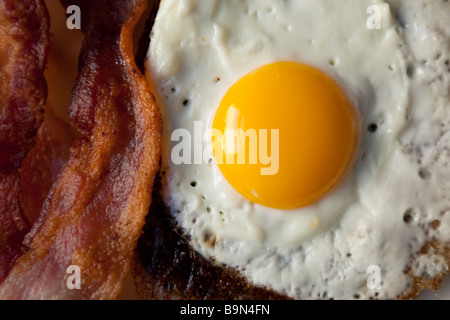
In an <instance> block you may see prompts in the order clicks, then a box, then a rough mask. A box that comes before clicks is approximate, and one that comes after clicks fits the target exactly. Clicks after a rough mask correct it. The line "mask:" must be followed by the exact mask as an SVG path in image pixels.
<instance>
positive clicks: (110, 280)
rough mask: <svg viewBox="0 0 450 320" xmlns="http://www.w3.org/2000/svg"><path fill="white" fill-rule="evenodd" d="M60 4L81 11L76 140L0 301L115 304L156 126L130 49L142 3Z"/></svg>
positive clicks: (150, 170) (146, 184) (156, 151)
mask: <svg viewBox="0 0 450 320" xmlns="http://www.w3.org/2000/svg"><path fill="white" fill-rule="evenodd" d="M69 2H70V3H69ZM66 4H67V5H73V4H76V5H78V6H79V7H80V8H81V13H82V31H83V34H84V35H85V39H84V42H83V46H82V49H81V54H80V65H79V75H78V78H77V81H76V83H75V87H74V90H73V99H72V101H71V104H70V119H71V123H72V125H73V126H74V127H75V128H77V130H78V132H79V134H80V136H81V138H79V139H77V141H76V142H75V143H74V145H73V146H72V148H71V150H70V158H69V160H68V162H67V164H66V166H65V167H64V169H63V170H62V171H61V174H60V176H59V178H58V181H57V182H56V183H55V184H54V186H53V187H52V189H51V191H50V194H49V196H48V198H47V200H46V201H45V203H44V206H43V210H42V212H41V214H40V217H39V219H38V221H37V222H36V223H35V225H34V226H33V229H32V231H31V232H30V233H29V234H28V235H27V237H26V241H25V245H26V247H27V252H26V253H25V254H23V255H22V256H21V257H20V258H19V259H18V260H17V262H16V264H15V265H14V267H13V269H12V270H11V272H10V274H9V276H8V277H7V278H6V280H5V281H4V283H3V284H2V285H1V286H0V298H2V299H38V298H40V299H112V298H115V297H116V296H117V294H118V293H119V292H120V290H121V287H122V282H123V279H124V277H125V276H126V274H127V273H128V271H129V268H130V262H131V258H132V254H133V250H134V248H135V247H136V243H137V239H138V237H139V236H140V234H141V229H142V227H143V224H144V220H145V215H146V213H147V211H148V208H149V205H150V199H151V192H152V185H153V179H154V177H155V175H156V172H157V170H158V166H159V157H160V140H161V118H160V114H159V110H158V108H157V106H156V104H155V102H154V99H153V97H152V96H151V94H150V91H149V89H148V84H147V83H146V80H145V78H144V77H143V75H142V74H141V73H140V72H139V70H138V68H137V67H136V65H135V63H134V59H133V50H132V49H133V48H132V39H133V38H132V35H133V31H134V28H135V25H136V23H137V21H138V19H139V18H140V16H141V15H142V13H143V12H144V10H145V7H146V1H145V0H134V1H123V0H112V1H110V0H108V1H107V0H96V1H90V0H78V1H67V3H66ZM71 265H74V266H77V267H79V268H80V270H81V273H80V274H81V289H80V290H77V289H72V290H71V289H69V288H68V287H67V280H71V279H70V278H68V276H70V275H71V274H68V273H67V268H68V267H69V266H71Z"/></svg>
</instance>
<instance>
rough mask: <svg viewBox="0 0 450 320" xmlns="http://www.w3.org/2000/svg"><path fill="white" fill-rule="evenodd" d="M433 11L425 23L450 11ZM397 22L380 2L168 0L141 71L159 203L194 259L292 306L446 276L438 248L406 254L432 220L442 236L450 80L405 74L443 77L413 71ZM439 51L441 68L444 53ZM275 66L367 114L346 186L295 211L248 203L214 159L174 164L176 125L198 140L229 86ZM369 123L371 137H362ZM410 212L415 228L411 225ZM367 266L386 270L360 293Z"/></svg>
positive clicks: (410, 50) (395, 4)
mask: <svg viewBox="0 0 450 320" xmlns="http://www.w3.org/2000/svg"><path fill="white" fill-rule="evenodd" d="M388 2H389V1H388ZM410 2H412V3H414V4H415V5H417V4H418V3H419V2H421V1H419V0H415V1H410ZM390 4H391V8H395V9H396V10H400V9H399V8H402V6H403V7H404V2H402V1H391V3H390ZM371 5H379V6H380V8H382V11H381V14H382V15H381V22H382V24H381V29H379V30H377V29H375V30H372V29H369V28H368V27H367V20H368V18H369V15H368V12H367V9H368V8H369V7H370V6H371ZM413 6H414V5H412V7H413ZM440 6H442V7H440ZM431 7H433V6H431ZM433 8H434V9H433V10H434V11H431V12H430V16H432V14H433V13H434V12H438V11H439V10H441V11H444V12H445V10H448V5H446V4H442V3H441V4H440V5H436V7H433ZM413 9H414V8H412V9H411V8H410V10H413ZM403 10H404V11H403ZM400 12H409V11H408V10H407V8H402V11H400ZM446 17H447V18H445V16H444V18H442V19H443V20H444V21H447V22H448V17H449V16H446ZM396 18H398V17H395V16H394V15H393V14H392V12H391V11H390V10H389V7H388V6H386V2H385V1H375V0H364V1H361V0H332V1H331V0H316V1H306V0H305V1H303V0H298V1H289V0H257V1H252V0H227V1H220V0H208V1H206V0H202V1H194V0H162V2H161V7H160V10H159V12H158V16H157V19H156V22H155V26H154V28H153V31H152V40H151V45H150V49H149V55H148V61H147V71H148V72H147V74H148V76H149V78H150V80H151V81H150V82H151V83H152V84H153V91H154V93H155V95H156V98H157V101H158V103H159V105H160V106H161V108H162V113H163V118H164V134H163V146H164V147H163V156H162V172H163V194H164V200H165V202H166V204H167V205H168V207H169V208H170V210H171V213H172V214H173V216H174V218H175V219H176V221H177V222H178V224H179V225H180V226H181V227H182V228H183V229H184V230H185V231H186V233H187V234H188V235H189V238H190V239H191V240H190V243H191V245H192V247H193V248H194V249H195V250H197V251H198V252H200V253H201V254H203V255H204V256H205V257H207V258H212V259H214V261H216V262H217V263H223V264H226V265H229V266H233V267H235V268H237V269H238V270H240V271H241V272H242V273H243V274H244V275H245V276H246V277H247V278H248V279H249V281H250V282H252V283H254V284H256V285H263V286H267V287H269V288H271V289H273V290H276V291H278V292H280V293H283V294H287V295H289V296H291V297H293V298H318V297H319V298H331V297H334V298H354V297H361V298H368V297H381V298H393V297H396V296H398V295H399V294H401V293H402V292H403V291H404V290H405V289H407V288H408V286H409V285H410V283H411V275H412V274H414V272H418V273H424V272H425V273H426V274H427V275H428V276H433V275H437V274H439V273H440V272H443V271H445V270H446V268H448V266H447V261H446V259H444V258H442V256H441V255H439V254H438V253H430V256H428V255H424V256H422V257H420V258H417V259H416V260H415V258H414V257H415V254H416V253H417V252H418V251H420V249H421V247H422V246H423V244H424V243H425V242H426V241H427V240H429V239H430V236H431V235H430V233H429V232H427V231H426V230H425V228H424V225H425V224H427V223H430V222H432V221H435V220H437V219H439V220H440V221H441V227H440V228H439V229H438V230H435V231H434V233H433V236H434V237H438V238H439V239H440V240H442V242H444V243H445V242H446V241H449V240H450V239H449V237H450V233H449V232H445V230H446V229H448V228H449V221H448V219H449V217H448V216H449V214H442V212H446V211H445V208H447V207H448V208H450V201H449V200H450V199H449V197H448V196H446V195H445V191H446V190H448V188H449V187H450V185H449V182H448V181H450V179H449V178H450V165H448V164H449V163H450V154H448V153H445V152H446V151H445V145H444V143H443V142H444V141H447V140H446V139H448V137H450V134H447V130H446V129H447V128H450V121H449V118H450V117H449V111H448V110H449V107H450V106H449V100H448V93H447V95H445V88H447V89H448V74H446V75H445V77H444V76H443V77H441V78H442V79H441V81H440V82H435V83H434V84H433V86H432V87H433V88H432V89H430V88H428V87H427V86H426V84H427V83H429V82H427V81H426V79H425V80H424V78H420V77H418V78H417V77H412V75H411V72H412V71H411V68H412V67H415V68H418V69H414V70H415V71H417V72H419V73H420V71H423V72H424V73H425V74H426V75H428V76H432V75H433V74H437V73H438V72H439V71H436V70H431V71H430V70H425V71H424V70H422V69H420V68H422V66H419V63H418V60H419V59H418V58H416V56H418V54H422V53H423V52H422V51H421V50H420V49H417V48H416V49H415V50H414V46H413V44H412V43H414V41H415V39H414V38H413V39H411V37H413V36H411V33H407V34H406V35H405V30H408V29H407V28H401V27H400V25H399V22H398V20H396ZM405 19H407V18H405ZM423 21H428V20H426V19H425V18H424V19H423ZM447 25H448V23H447ZM445 28H446V29H445ZM444 31H445V32H448V27H445V25H444ZM445 32H444V35H443V37H444V39H448V34H447V35H446V34H445ZM446 36H447V38H445V37H446ZM447 41H448V40H447ZM434 43H435V42H433V44H434ZM436 48H437V49H436V50H440V52H441V53H440V59H441V60H442V61H445V59H444V57H445V56H447V57H448V52H449V50H448V49H449V48H448V46H447V47H445V46H444V45H436ZM415 51H419V53H417V52H415ZM433 54H434V52H433ZM425 55H426V54H425ZM275 61H298V62H302V63H306V64H309V65H312V66H314V67H316V68H319V69H321V70H323V71H325V72H326V73H328V74H329V75H330V76H331V77H333V78H334V79H335V80H336V81H337V82H338V83H339V84H340V85H341V87H342V88H343V89H344V90H345V92H346V93H347V95H348V96H349V98H350V99H351V100H352V101H353V104H354V106H355V108H356V109H357V112H358V114H359V116H360V119H361V128H360V131H361V141H362V142H361V146H360V149H359V150H358V160H357V162H356V164H355V166H354V168H353V169H352V170H351V172H350V173H349V175H348V177H347V178H346V180H345V181H344V182H343V183H342V184H341V185H340V186H339V187H338V188H337V189H336V190H335V191H334V192H332V193H331V194H329V195H327V196H326V197H324V198H323V199H321V200H320V201H318V202H317V203H315V204H313V205H311V206H308V207H306V208H301V209H296V210H278V209H272V208H267V207H264V206H261V205H257V204H253V203H251V202H249V201H248V200H246V199H245V198H243V197H242V196H241V195H239V194H238V193H237V192H236V191H235V190H234V189H233V187H232V186H231V185H229V184H228V182H227V181H226V180H225V179H224V177H223V175H222V174H221V172H220V169H219V168H218V167H217V165H215V164H214V162H211V163H203V164H185V165H175V164H174V163H173V161H172V159H171V150H172V148H173V147H174V145H175V144H176V142H173V141H171V136H172V133H173V131H174V130H176V129H178V128H185V129H187V130H188V131H189V132H191V133H192V134H194V131H195V130H194V122H195V121H202V123H203V125H204V127H203V129H204V130H207V129H208V128H210V127H211V126H212V121H213V119H214V115H215V112H216V110H217V107H218V106H219V104H220V101H221V99H222V98H223V96H224V95H225V93H226V92H227V90H228V89H229V88H230V87H231V86H232V85H233V83H234V82H236V81H237V80H239V79H240V78H241V77H243V76H244V75H245V74H247V73H248V72H250V71H252V70H254V69H255V68H257V67H260V66H262V65H265V64H268V63H272V62H275ZM416 64H417V66H416ZM437 70H438V69H437ZM445 81H447V82H445ZM446 86H447V87H446ZM371 123H375V124H377V125H378V130H377V132H375V133H371V132H368V131H367V126H368V125H369V124H371ZM193 139H195V138H194V137H193ZM440 143H441V144H442V145H441V146H439V144H440ZM426 146H427V147H426ZM417 148H421V149H420V150H426V151H427V152H429V154H426V152H425V151H422V153H421V154H417V153H415V152H416V149H417ZM422 148H423V149H422ZM439 150H440V151H439ZM436 153H438V155H439V160H438V161H435V162H432V161H431V158H432V157H433V156H436ZM211 159H213V156H212V154H211ZM419 162H420V163H419ZM430 175H431V178H430ZM406 212H408V213H410V214H411V215H412V218H413V222H412V223H411V222H410V223H405V220H404V215H405V213H406ZM443 230H444V231H443ZM427 233H428V234H427ZM372 266H376V267H379V269H380V271H381V283H380V287H379V288H372V287H370V286H368V285H367V280H368V278H369V277H370V275H371V272H370V270H372V269H370V267H372ZM407 266H409V267H412V268H410V269H411V270H412V271H411V272H410V274H407V273H405V272H404V270H405V269H406V267H407Z"/></svg>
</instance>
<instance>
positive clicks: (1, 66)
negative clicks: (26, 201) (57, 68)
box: [0, 0, 49, 283]
mask: <svg viewBox="0 0 450 320" xmlns="http://www.w3.org/2000/svg"><path fill="white" fill-rule="evenodd" d="M48 29H49V17H48V13H47V9H46V8H45V5H44V4H43V2H42V1H40V0H23V1H16V0H0V283H2V281H3V280H4V279H5V277H6V276H7V274H8V272H9V270H10V268H11V267H12V265H13V263H14V261H15V260H16V259H17V258H18V256H19V255H20V254H21V253H22V250H23V248H22V241H23V239H24V236H25V234H26V233H27V232H28V230H29V223H28V222H27V221H26V219H25V218H24V216H23V214H22V210H21V208H20V205H19V194H20V183H19V173H18V169H19V167H20V165H21V162H22V159H23V158H24V157H25V155H26V154H27V152H28V151H29V150H30V149H31V148H32V146H33V137H34V135H35V134H36V132H37V130H38V128H39V126H40V124H41V122H42V115H43V109H42V108H43V106H44V103H45V99H46V96H47V87H46V83H45V79H44V68H45V63H46V59H47V51H48V47H49V35H48Z"/></svg>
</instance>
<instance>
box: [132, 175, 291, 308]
mask: <svg viewBox="0 0 450 320" xmlns="http://www.w3.org/2000/svg"><path fill="white" fill-rule="evenodd" d="M154 190H155V192H154V193H153V201H152V205H151V207H150V213H149V214H148V215H147V218H146V224H145V226H144V230H143V232H144V233H143V235H142V236H141V238H140V239H139V242H138V247H137V250H136V252H135V256H134V262H133V268H132V273H133V276H134V280H135V284H136V289H137V294H138V296H139V298H140V299H146V300H163V299H164V300H169V299H172V300H184V299H191V300H253V299H255V300H274V299H277V300H280V299H288V298H287V297H286V296H283V295H280V294H277V293H275V292H273V291H271V290H268V289H265V288H260V287H256V286H253V285H251V284H249V283H248V282H247V281H246V280H245V279H244V278H243V277H242V276H240V275H239V274H238V273H237V272H236V271H234V270H232V269H229V268H226V267H221V266H215V265H214V264H213V263H212V262H211V261H208V260H206V259H205V258H203V257H202V256H201V255H200V254H199V253H197V252H196V251H194V250H193V249H192V248H191V247H190V246H189V243H188V241H187V240H186V239H185V238H184V237H183V236H182V235H180V232H179V230H178V228H177V227H176V226H175V225H174V223H173V219H172V217H171V215H170V213H169V210H168V208H167V207H166V206H165V204H164V202H163V200H162V198H161V194H160V190H161V183H160V181H157V182H156V183H155V185H154Z"/></svg>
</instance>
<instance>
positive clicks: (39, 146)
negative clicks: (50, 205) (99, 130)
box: [19, 105, 77, 225]
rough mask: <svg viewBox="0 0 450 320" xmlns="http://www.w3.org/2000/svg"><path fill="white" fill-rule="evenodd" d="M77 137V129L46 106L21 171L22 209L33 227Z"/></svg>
mask: <svg viewBox="0 0 450 320" xmlns="http://www.w3.org/2000/svg"><path fill="white" fill-rule="evenodd" d="M76 138H77V135H76V132H75V130H74V129H73V128H72V127H71V126H70V125H69V124H68V123H67V122H66V121H64V120H63V119H61V118H60V117H58V116H57V115H56V114H55V113H54V111H53V109H52V108H51V107H50V106H49V105H47V106H45V115H44V121H43V122H42V125H41V127H40V128H39V131H38V133H37V134H36V136H35V138H34V141H35V144H34V147H33V148H32V149H31V150H30V152H28V154H27V156H26V157H25V158H24V159H23V161H22V166H21V167H20V169H19V174H20V207H21V208H22V211H23V215H24V216H25V218H26V219H27V221H28V222H29V223H30V224H31V225H33V224H34V223H35V222H36V221H37V219H38V218H39V216H40V214H41V210H42V206H43V204H44V201H45V199H46V198H47V195H48V194H49V192H50V189H51V188H52V186H53V184H54V183H55V181H57V180H58V177H59V175H60V172H61V169H62V168H63V167H64V165H65V164H66V163H67V161H68V160H69V155H70V147H71V146H72V145H73V143H74V141H75V139H76Z"/></svg>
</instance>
